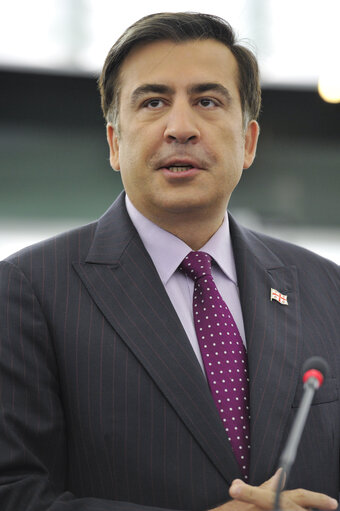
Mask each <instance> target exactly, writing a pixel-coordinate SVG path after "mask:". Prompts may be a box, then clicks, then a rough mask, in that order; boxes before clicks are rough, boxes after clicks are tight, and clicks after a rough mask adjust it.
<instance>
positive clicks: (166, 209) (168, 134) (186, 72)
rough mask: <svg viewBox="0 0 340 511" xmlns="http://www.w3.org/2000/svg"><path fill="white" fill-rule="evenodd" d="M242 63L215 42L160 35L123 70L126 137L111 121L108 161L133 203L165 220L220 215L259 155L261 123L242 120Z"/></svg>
mask: <svg viewBox="0 0 340 511" xmlns="http://www.w3.org/2000/svg"><path fill="white" fill-rule="evenodd" d="M237 76H238V68H237V62H236V60H235V58H234V56H233V55H232V53H231V52H230V50H229V49H228V48H227V47H226V46H225V45H223V44H222V43H220V42H218V41H215V40H210V39H209V40H204V41H189V42H184V43H180V44H176V43H174V42H171V41H157V42H154V43H150V44H147V45H144V46H140V47H137V48H135V49H134V50H132V52H131V53H130V54H129V55H128V56H127V58H126V59H125V61H124V63H123V65H122V68H121V71H120V84H121V96H120V111H119V119H120V135H119V137H118V136H117V135H116V133H115V130H114V128H113V127H112V126H111V125H108V129H107V136H108V142H109V146H110V162H111V165H112V167H113V168H114V169H116V170H119V171H120V172H121V176H122V181H123V184H124V188H125V190H126V192H127V194H128V196H129V198H130V200H131V201H132V203H133V204H134V205H135V207H136V208H137V209H138V210H139V211H140V212H141V213H142V214H144V215H145V216H146V217H147V218H149V219H150V220H152V221H154V222H155V223H158V224H160V225H162V226H163V227H164V225H165V226H166V223H167V218H169V219H170V218H171V219H173V218H174V217H176V215H177V216H178V219H179V220H180V218H184V217H183V215H185V218H189V217H190V215H192V214H194V215H211V216H212V217H214V216H216V219H218V218H219V219H220V220H221V219H222V218H223V215H224V212H225V209H226V207H227V204H228V201H229V198H230V195H231V193H232V191H233V190H234V188H235V186H236V185H237V183H238V181H239V179H240V177H241V174H242V170H243V169H244V168H248V167H249V166H250V165H251V163H252V161H253V159H254V156H255V150H256V142H257V137H258V125H257V123H256V122H255V121H252V122H250V123H249V124H248V126H247V127H246V128H244V126H243V118H242V110H241V103H240V96H239V92H238V87H237Z"/></svg>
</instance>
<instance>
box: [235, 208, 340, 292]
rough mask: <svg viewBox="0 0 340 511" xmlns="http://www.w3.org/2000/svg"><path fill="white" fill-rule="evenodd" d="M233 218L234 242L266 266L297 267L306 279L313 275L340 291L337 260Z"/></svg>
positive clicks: (316, 279) (308, 279) (317, 279)
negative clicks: (247, 225) (244, 224)
mask: <svg viewBox="0 0 340 511" xmlns="http://www.w3.org/2000/svg"><path fill="white" fill-rule="evenodd" d="M230 221H231V222H230V227H231V233H232V238H234V244H235V246H237V248H238V249H239V248H240V247H241V248H242V249H243V250H244V249H245V250H248V251H249V252H251V253H252V255H253V256H255V257H256V258H257V259H258V260H259V261H260V263H263V266H265V267H267V268H270V267H272V268H273V267H274V266H275V267H279V266H290V267H295V268H296V270H297V272H298V274H299V275H300V277H302V279H303V280H304V281H305V282H308V281H311V280H313V279H314V280H315V281H319V282H322V283H323V284H325V285H326V286H328V285H329V286H330V287H332V288H333V289H334V286H335V287H336V289H337V290H338V291H340V267H339V266H338V265H337V264H336V263H335V262H333V261H330V260H328V259H326V258H324V257H322V256H320V255H318V254H316V253H314V252H312V251H310V250H307V249H306V248H303V247H301V246H299V245H296V244H294V243H290V242H288V241H284V240H282V239H278V238H275V237H273V236H268V235H267V234H263V233H260V232H257V231H255V230H252V229H248V228H246V227H243V226H241V225H240V224H238V222H236V221H235V220H234V219H233V218H232V217H231V218H230ZM273 265H274V266H273Z"/></svg>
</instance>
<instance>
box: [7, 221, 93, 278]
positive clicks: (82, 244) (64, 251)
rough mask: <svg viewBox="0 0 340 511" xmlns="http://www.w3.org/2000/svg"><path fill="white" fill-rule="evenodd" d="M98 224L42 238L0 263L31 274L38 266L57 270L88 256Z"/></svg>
mask: <svg viewBox="0 0 340 511" xmlns="http://www.w3.org/2000/svg"><path fill="white" fill-rule="evenodd" d="M96 226H97V222H92V223H90V224H87V225H84V226H80V227H78V228H75V229H72V230H70V231H66V232H63V233H61V234H58V235H56V236H53V237H51V238H48V239H46V240H42V241H40V242H38V243H35V244H33V245H30V246H28V247H25V248H23V249H22V250H20V251H18V252H16V253H14V254H12V255H10V256H9V257H7V258H6V259H4V260H3V261H1V263H0V264H1V265H2V266H6V265H9V266H12V267H17V268H18V269H19V270H21V271H22V272H23V273H25V274H30V273H32V272H33V271H34V269H37V268H40V269H42V268H44V269H46V270H48V268H49V267H53V268H54V270H55V269H56V268H57V267H58V266H60V265H63V264H65V263H67V262H68V263H69V262H73V261H81V260H83V259H85V258H86V255H87V253H88V251H89V247H90V246H91V243H92V240H93V237H94V233H95V230H96ZM53 272H54V271H53Z"/></svg>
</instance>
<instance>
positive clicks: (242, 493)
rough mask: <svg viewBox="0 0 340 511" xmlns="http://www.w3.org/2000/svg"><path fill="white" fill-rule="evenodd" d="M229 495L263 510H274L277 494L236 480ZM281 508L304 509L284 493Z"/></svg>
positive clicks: (290, 510)
mask: <svg viewBox="0 0 340 511" xmlns="http://www.w3.org/2000/svg"><path fill="white" fill-rule="evenodd" d="M229 494H230V496H231V497H232V498H233V499H235V500H239V501H241V502H247V503H248V504H253V505H254V506H257V507H259V508H262V509H272V508H273V504H274V496H275V493H274V491H272V490H268V489H267V488H263V487H256V486H250V485H249V484H245V483H244V482H243V481H240V480H235V481H233V483H232V485H231V487H230V489H229ZM280 508H281V509H287V510H289V511H295V510H296V511H302V509H303V508H302V507H301V506H300V505H299V504H298V503H295V502H294V501H293V500H291V499H290V498H289V497H288V495H285V494H284V493H283V494H282V495H281V499H280Z"/></svg>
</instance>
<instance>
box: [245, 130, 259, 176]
mask: <svg viewBox="0 0 340 511" xmlns="http://www.w3.org/2000/svg"><path fill="white" fill-rule="evenodd" d="M259 134H260V127H259V125H258V123H257V122H256V121H250V122H249V124H248V126H247V129H246V133H245V147H244V163H243V168H244V169H248V168H249V167H250V165H251V164H252V163H253V161H254V159H255V154H256V147H257V141H258V138H259Z"/></svg>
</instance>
